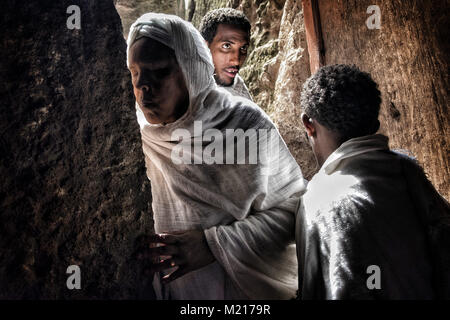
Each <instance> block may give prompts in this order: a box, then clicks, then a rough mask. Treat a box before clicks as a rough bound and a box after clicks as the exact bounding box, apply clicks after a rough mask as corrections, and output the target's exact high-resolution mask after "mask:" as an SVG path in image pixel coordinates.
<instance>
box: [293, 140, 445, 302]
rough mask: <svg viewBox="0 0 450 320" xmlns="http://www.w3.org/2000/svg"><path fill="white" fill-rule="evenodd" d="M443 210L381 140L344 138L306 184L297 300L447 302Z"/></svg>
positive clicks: (417, 174) (409, 165)
mask: <svg viewBox="0 0 450 320" xmlns="http://www.w3.org/2000/svg"><path fill="white" fill-rule="evenodd" d="M449 231H450V209H449V204H448V202H447V201H446V200H445V199H443V198H442V197H441V196H440V195H439V194H438V193H437V191H436V190H435V189H434V187H433V186H432V185H431V183H430V182H429V181H428V180H427V178H426V176H425V174H424V172H423V170H422V168H420V166H418V165H417V164H416V163H415V161H414V160H412V159H410V158H408V157H407V156H405V155H402V154H399V153H396V152H393V151H390V150H389V148H388V138H387V137H385V136H383V135H369V136H363V137H358V138H354V139H350V140H348V141H346V142H344V143H343V144H342V145H341V146H340V147H339V148H338V149H336V150H335V151H334V152H333V153H332V154H331V155H330V156H329V157H328V158H327V160H326V161H325V163H324V164H323V166H322V167H321V169H320V170H319V172H318V173H317V174H316V175H315V176H314V177H313V178H312V179H311V181H310V182H309V184H308V188H307V191H306V193H305V194H304V195H303V197H302V201H301V202H299V207H298V213H297V221H296V237H297V250H298V251H297V252H298V257H299V274H300V284H299V286H300V298H301V299H307V300H309V299H314V300H316V299H333V300H334V299H364V300H365V299H434V298H445V299H448V298H449V297H450V242H449V239H450V238H449V234H450V232H449Z"/></svg>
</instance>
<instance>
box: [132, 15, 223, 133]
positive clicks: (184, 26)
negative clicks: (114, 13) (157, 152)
mask: <svg viewBox="0 0 450 320" xmlns="http://www.w3.org/2000/svg"><path fill="white" fill-rule="evenodd" d="M142 37H148V38H152V39H154V40H157V41H159V42H161V43H162V44H164V45H166V46H167V47H169V48H171V49H172V50H174V52H175V57H176V59H177V62H178V64H179V65H180V67H181V69H182V71H183V75H184V77H185V80H186V86H187V88H188V92H189V107H188V110H187V111H186V113H185V114H184V115H183V116H182V117H181V118H180V119H178V120H177V121H176V122H173V123H169V124H167V125H165V126H162V125H160V126H158V125H156V126H155V125H153V126H152V125H151V124H150V123H148V122H147V121H146V120H145V118H144V117H143V113H142V111H141V109H140V107H139V105H138V104H137V103H136V109H137V112H138V117H139V122H140V125H141V128H142V127H144V126H150V127H164V128H166V129H159V130H156V129H155V130H156V131H157V132H154V134H158V136H160V137H161V138H162V139H164V136H165V138H166V139H167V138H168V137H167V134H170V132H172V130H173V129H175V128H179V127H186V126H189V123H192V122H193V118H194V116H195V114H197V113H200V112H202V110H201V109H202V107H203V99H204V98H205V97H206V95H207V94H208V93H209V91H210V90H212V89H214V88H216V87H217V86H216V83H215V81H214V77H213V73H214V65H213V62H212V57H211V53H210V51H209V49H208V48H207V47H206V45H205V44H204V40H203V37H202V36H201V35H200V33H199V32H198V31H197V29H195V28H194V26H193V25H192V24H191V23H189V22H186V21H184V20H182V19H181V18H179V17H177V16H172V15H167V14H162V13H146V14H144V15H143V16H141V17H140V18H139V19H137V20H136V22H134V23H133V24H132V25H131V27H130V32H129V35H128V40H127V65H128V59H129V54H130V48H131V46H132V45H133V43H134V42H136V40H138V39H140V38H142ZM196 120H198V119H196ZM166 139H164V140H166Z"/></svg>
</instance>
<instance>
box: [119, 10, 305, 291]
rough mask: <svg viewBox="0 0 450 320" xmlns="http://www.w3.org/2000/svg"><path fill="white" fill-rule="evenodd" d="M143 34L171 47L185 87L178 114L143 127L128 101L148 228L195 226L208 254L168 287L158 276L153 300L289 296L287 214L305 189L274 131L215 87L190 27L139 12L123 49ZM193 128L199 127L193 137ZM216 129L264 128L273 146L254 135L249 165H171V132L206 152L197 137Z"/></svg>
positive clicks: (293, 277)
mask: <svg viewBox="0 0 450 320" xmlns="http://www.w3.org/2000/svg"><path fill="white" fill-rule="evenodd" d="M142 36H145V37H151V38H153V39H155V40H157V41H160V42H162V43H163V44H165V45H166V46H168V47H170V48H172V49H173V50H174V52H175V56H176V58H177V61H178V63H179V65H180V67H181V69H182V71H183V74H184V77H185V79H186V84H187V87H188V91H189V107H188V109H187V111H186V113H185V114H184V115H183V116H182V117H181V118H179V119H178V120H177V121H175V122H173V123H169V124H166V125H159V126H151V125H149V124H148V122H147V121H146V119H145V117H143V116H142V113H141V112H142V111H141V110H140V107H139V105H136V108H137V115H138V119H139V124H140V127H141V136H142V144H143V151H144V154H145V162H146V168H147V176H148V178H149V179H150V181H151V186H152V199H153V202H152V209H153V214H154V221H155V232H157V233H162V232H174V231H183V230H192V229H197V230H203V231H204V234H205V237H206V240H207V243H208V245H209V247H210V249H211V251H212V253H213V255H214V257H215V258H216V261H215V262H214V263H211V264H210V265H208V266H205V267H204V268H201V269H199V270H196V271H194V272H191V273H189V274H187V275H185V276H183V277H181V278H179V279H177V280H175V281H173V282H172V283H170V284H169V285H167V286H163V285H161V283H160V281H159V279H160V276H161V275H157V276H156V277H155V281H154V288H155V291H156V293H157V295H158V298H160V299H290V298H293V297H295V293H296V290H297V287H298V282H297V281H298V280H297V259H296V252H295V244H294V223H295V222H294V211H295V206H296V204H297V201H298V199H299V197H300V196H301V194H302V193H303V192H304V190H305V186H306V184H305V180H304V179H303V176H302V173H301V170H300V168H299V166H298V165H297V163H296V161H295V160H294V158H293V157H292V155H291V154H290V152H289V150H288V148H287V146H286V144H285V143H284V141H283V140H282V138H281V136H280V135H279V132H278V131H277V129H276V127H275V125H274V124H273V122H272V121H271V120H270V118H269V117H268V116H267V115H266V114H265V113H264V111H262V109H261V108H259V107H258V106H257V105H256V104H254V103H253V102H251V101H249V100H247V99H244V98H242V97H237V96H233V95H232V94H230V93H228V92H225V91H224V90H219V89H218V87H217V85H216V83H215V81H214V78H213V72H214V67H213V63H212V59H211V54H210V52H209V49H208V48H207V47H206V44H205V42H204V40H203V38H202V37H201V35H200V33H199V32H198V31H197V30H196V29H195V28H194V27H193V26H192V25H191V24H190V23H188V22H186V21H184V20H182V19H180V18H179V17H176V16H170V15H164V14H156V13H149V14H145V15H143V16H142V17H140V18H139V19H138V20H137V21H136V22H135V23H134V24H133V25H132V26H131V29H130V33H129V37H128V49H127V52H128V50H129V48H130V46H131V45H132V44H133V42H134V41H136V39H138V38H139V37H142ZM194 122H195V123H196V124H199V123H200V124H201V125H202V129H201V131H200V132H198V130H196V126H195V123H194ZM214 128H215V129H218V130H220V133H221V134H222V135H221V136H220V137H216V139H217V141H219V142H224V143H226V142H227V137H229V136H230V135H232V133H233V132H234V131H235V129H242V130H243V131H245V132H247V130H266V131H267V130H272V131H271V132H274V135H273V137H274V140H273V141H275V142H276V143H269V144H259V142H261V141H263V139H262V138H261V137H262V136H257V142H258V150H259V151H261V152H262V154H265V155H266V156H267V157H266V158H265V161H264V162H261V161H259V162H258V163H257V164H250V163H248V162H245V163H244V164H238V163H234V164H220V163H213V164H206V163H205V162H204V161H203V162H201V163H199V164H194V163H192V164H189V163H181V164H175V163H174V161H173V158H172V156H173V154H172V153H173V151H174V150H175V148H177V145H178V144H179V141H180V137H179V136H177V135H176V134H175V133H176V132H178V131H177V129H178V130H184V132H188V133H189V134H190V138H189V139H188V140H187V142H186V141H185V140H184V139H183V143H187V145H188V146H189V147H190V146H191V145H192V146H193V147H195V145H196V143H198V142H199V143H200V146H201V150H206V148H207V147H208V146H209V145H210V143H209V142H205V141H202V139H203V137H204V136H205V135H206V134H208V132H211V131H208V130H210V129H214ZM227 130H231V132H230V131H227ZM258 132H260V131H258ZM214 141H215V140H214ZM230 141H231V140H230ZM233 141H234V139H233ZM271 141H272V140H271ZM253 142H255V141H253ZM227 147H229V145H227ZM231 147H233V148H234V147H235V146H234V145H231ZM226 150H228V148H227V149H226ZM246 157H247V158H248V157H249V155H248V154H247V156H246ZM247 158H246V159H247ZM247 160H248V159H247Z"/></svg>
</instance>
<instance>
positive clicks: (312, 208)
mask: <svg viewBox="0 0 450 320" xmlns="http://www.w3.org/2000/svg"><path fill="white" fill-rule="evenodd" d="M302 200H303V206H304V214H305V219H306V220H307V221H308V222H309V223H310V224H326V225H327V226H329V227H333V226H336V227H338V226H342V225H346V226H347V228H352V226H356V225H358V224H360V223H362V220H363V218H364V216H365V215H366V214H367V212H369V211H371V210H372V208H373V205H374V203H373V202H372V201H371V197H370V195H369V194H368V193H367V192H366V191H365V188H364V186H363V185H362V184H361V182H360V181H359V180H358V179H357V178H356V177H354V176H351V175H340V174H335V175H326V174H323V173H320V172H319V173H318V174H317V175H316V176H315V177H314V178H313V179H312V180H311V182H310V183H309V184H308V187H307V191H306V193H305V194H304V195H303V198H302Z"/></svg>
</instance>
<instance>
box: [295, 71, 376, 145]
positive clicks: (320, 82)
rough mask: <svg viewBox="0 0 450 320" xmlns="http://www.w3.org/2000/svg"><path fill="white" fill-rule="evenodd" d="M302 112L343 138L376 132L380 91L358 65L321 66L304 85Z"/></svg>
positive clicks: (301, 100)
mask: <svg viewBox="0 0 450 320" xmlns="http://www.w3.org/2000/svg"><path fill="white" fill-rule="evenodd" d="M300 102H301V105H302V108H303V112H304V113H305V114H306V115H307V116H308V117H310V118H313V119H315V120H317V121H318V122H319V123H320V124H321V125H323V126H325V127H326V128H328V129H329V130H331V131H334V132H337V133H338V134H339V135H340V136H341V139H342V140H347V139H351V138H355V137H360V136H364V135H369V134H374V133H375V132H376V131H377V130H378V127H379V122H378V113H379V111H380V104H381V93H380V91H379V90H378V85H377V84H376V82H375V81H373V79H372V77H371V76H370V74H368V73H366V72H363V71H361V70H359V69H358V68H357V67H356V66H355V65H351V66H350V65H344V64H336V65H330V66H326V67H322V68H320V69H319V71H317V73H315V74H314V75H312V76H311V77H310V78H309V79H308V80H306V82H305V83H304V85H303V91H302V94H301V99H300Z"/></svg>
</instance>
